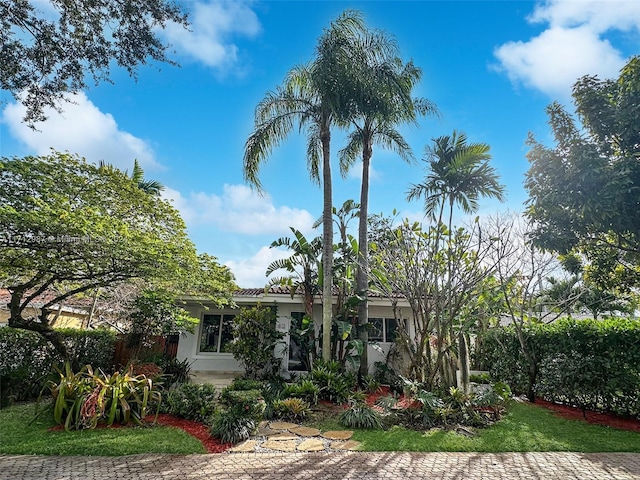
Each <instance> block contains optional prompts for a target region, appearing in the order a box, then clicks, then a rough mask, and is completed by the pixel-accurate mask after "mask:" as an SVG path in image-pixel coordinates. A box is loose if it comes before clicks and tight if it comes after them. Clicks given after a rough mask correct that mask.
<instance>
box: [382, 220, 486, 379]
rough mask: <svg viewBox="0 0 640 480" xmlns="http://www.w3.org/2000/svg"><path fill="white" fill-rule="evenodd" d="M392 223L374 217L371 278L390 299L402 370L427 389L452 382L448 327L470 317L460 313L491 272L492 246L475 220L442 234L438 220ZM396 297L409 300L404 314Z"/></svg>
mask: <svg viewBox="0 0 640 480" xmlns="http://www.w3.org/2000/svg"><path fill="white" fill-rule="evenodd" d="M393 223H394V222H393V219H388V218H379V217H378V218H376V219H374V222H373V223H372V233H373V236H372V238H375V239H376V240H375V242H372V243H371V250H372V280H373V284H374V288H375V289H377V290H378V291H379V292H381V293H383V294H384V295H385V296H386V297H388V298H389V299H390V300H391V302H392V307H393V311H394V316H395V318H396V321H397V322H398V330H397V335H398V337H397V345H398V347H399V349H400V354H401V355H402V357H403V358H404V360H405V367H404V368H406V371H404V372H403V373H404V374H406V375H408V376H409V378H411V379H413V380H417V381H419V382H423V383H425V384H426V385H427V387H428V388H433V387H434V386H436V385H437V384H441V385H445V386H446V385H453V382H454V379H453V371H452V365H451V362H452V357H453V354H454V352H455V350H456V342H455V340H456V337H454V336H453V335H452V332H453V328H454V325H456V324H462V325H463V327H464V328H467V325H466V323H467V322H471V321H475V319H469V318H465V317H464V315H465V314H467V313H468V312H469V310H470V307H471V306H474V305H475V304H476V299H477V298H478V296H479V294H480V292H481V290H482V288H484V285H485V282H486V280H487V279H488V278H490V276H491V275H492V273H493V270H494V267H495V264H494V263H493V262H492V261H490V258H489V257H488V255H489V253H491V250H490V249H489V245H488V244H487V243H486V242H485V241H484V235H483V234H482V232H481V230H480V229H479V226H478V224H474V225H472V226H470V228H469V229H468V230H467V229H462V228H459V229H455V230H454V233H453V234H451V235H446V234H445V233H446V227H445V226H444V225H442V224H440V225H439V226H432V227H429V228H427V229H423V228H422V226H421V225H420V224H419V223H417V222H416V223H409V222H408V221H407V220H405V221H404V222H403V223H402V224H401V225H399V226H394V225H393ZM399 296H402V298H405V299H406V300H407V302H408V303H409V307H410V310H411V311H410V312H409V314H407V313H404V314H403V312H402V311H401V309H400V308H399V307H398V303H397V299H398V298H399ZM407 320H408V323H409V325H406V322H407Z"/></svg>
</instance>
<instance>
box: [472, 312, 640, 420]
mask: <svg viewBox="0 0 640 480" xmlns="http://www.w3.org/2000/svg"><path fill="white" fill-rule="evenodd" d="M523 338H524V341H525V345H526V346H527V349H528V352H531V353H532V354H533V355H532V356H533V362H534V365H533V366H534V369H533V371H535V372H536V375H535V378H533V379H531V380H532V386H533V391H534V393H535V395H536V396H539V397H542V398H544V399H545V400H549V401H552V402H557V403H562V404H565V405H571V406H575V407H579V408H583V409H588V410H596V411H605V412H613V413H617V414H620V415H624V416H629V417H636V418H640V321H638V320H628V319H616V318H614V319H607V320H601V321H598V320H574V319H563V320H560V321H557V322H554V323H552V324H549V325H544V324H534V325H530V326H527V327H526V328H524V330H523ZM483 349H484V351H485V353H484V358H482V359H481V361H482V363H483V364H485V365H486V366H487V367H488V368H489V370H490V372H491V375H492V377H494V378H495V379H496V380H501V381H505V382H507V383H508V384H509V385H511V388H512V390H513V391H514V392H517V393H526V392H527V389H528V387H529V381H530V377H529V374H530V367H531V364H530V363H529V362H528V361H527V359H526V357H525V355H524V354H523V353H522V350H521V348H520V342H519V341H518V337H517V334H516V330H515V328H514V327H513V326H510V327H500V328H496V329H492V330H491V331H490V332H489V333H488V334H487V337H486V338H485V340H484V345H483Z"/></svg>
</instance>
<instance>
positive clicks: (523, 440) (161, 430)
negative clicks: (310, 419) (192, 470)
mask: <svg viewBox="0 0 640 480" xmlns="http://www.w3.org/2000/svg"><path fill="white" fill-rule="evenodd" d="M33 418H34V405H33V404H28V405H18V406H13V407H11V408H8V409H3V410H0V453H5V454H43V455H131V454H137V453H177V454H189V453H206V451H205V449H204V448H203V446H202V444H201V443H200V442H199V441H198V440H196V439H195V438H193V437H191V436H190V435H188V434H186V433H185V432H183V431H182V430H180V429H177V428H172V427H153V428H116V429H98V430H84V431H80V432H65V431H49V428H50V427H51V426H53V425H54V422H53V419H52V418H51V417H50V416H47V415H42V416H41V417H39V418H38V419H37V420H35V421H34V422H33V423H30V422H31V421H32V420H33ZM314 426H317V427H320V428H322V429H323V430H330V429H342V428H343V427H341V426H339V425H338V424H337V423H335V422H334V421H331V420H327V421H324V422H321V423H319V424H315V425H314ZM353 439H354V440H358V441H360V442H362V445H363V447H362V449H363V450H365V451H411V452H436V451H447V452H545V451H572V452H640V433H636V432H627V431H623V430H616V429H613V428H607V427H601V426H597V425H590V424H588V423H585V422H581V421H577V420H565V419H562V418H559V417H557V416H555V415H554V414H553V413H552V412H550V411H549V410H546V409H544V408H542V407H537V406H535V405H529V404H522V403H516V402H513V403H512V404H511V405H510V406H509V409H508V413H507V414H506V415H505V417H504V418H503V419H502V420H501V421H500V422H498V423H497V424H496V425H494V426H492V427H491V428H487V429H484V430H478V435H477V436H475V437H467V436H464V435H460V434H457V433H454V432H451V431H442V430H434V431H431V432H427V433H425V432H416V431H412V430H406V429H404V428H399V427H396V428H392V429H390V430H388V431H375V430H373V431H372V430H356V431H355V434H354V436H353Z"/></svg>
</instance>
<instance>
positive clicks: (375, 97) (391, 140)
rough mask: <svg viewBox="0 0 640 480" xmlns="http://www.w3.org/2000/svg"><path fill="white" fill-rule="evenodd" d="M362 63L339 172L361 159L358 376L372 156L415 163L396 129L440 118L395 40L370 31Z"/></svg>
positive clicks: (363, 370) (364, 365)
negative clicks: (416, 93) (418, 91)
mask: <svg viewBox="0 0 640 480" xmlns="http://www.w3.org/2000/svg"><path fill="white" fill-rule="evenodd" d="M358 45H359V47H360V48H361V49H363V50H365V51H366V52H368V55H364V54H362V58H363V59H364V61H363V62H361V63H360V64H358V65H356V68H355V69H354V74H353V75H352V77H351V80H352V82H353V85H354V87H353V88H352V91H354V92H357V95H355V103H354V110H352V111H351V112H349V113H350V115H351V118H350V123H351V126H352V127H353V130H352V131H351V133H350V134H349V136H348V143H347V146H346V147H345V148H344V149H342V150H341V151H340V168H341V173H342V174H343V176H344V175H346V173H347V171H348V170H349V168H350V167H351V166H352V165H353V164H354V162H355V161H356V159H357V158H358V157H359V156H361V158H362V184H361V190H360V214H359V217H360V220H359V226H358V245H359V255H358V269H357V273H356V289H357V293H358V295H361V296H362V298H363V301H362V302H361V303H360V305H359V308H358V319H359V323H360V339H361V340H362V342H363V347H364V348H363V355H362V356H361V363H360V376H361V377H363V376H365V375H366V374H367V371H368V361H369V359H368V353H367V348H366V346H367V344H368V340H369V339H368V329H367V323H368V316H369V313H368V302H367V290H368V286H369V282H368V278H369V249H368V243H367V238H368V228H367V216H368V206H369V170H370V164H371V158H372V156H373V145H374V144H379V145H381V146H382V147H384V148H387V149H389V150H392V151H394V152H395V153H397V154H398V155H399V157H400V158H401V159H402V160H404V161H406V162H411V161H412V160H413V154H412V152H411V148H410V147H409V145H408V144H407V142H406V141H405V139H404V138H403V137H402V135H401V134H400V132H399V131H398V130H397V126H398V125H400V124H403V123H410V124H415V123H416V120H417V116H418V115H419V114H437V108H436V106H435V104H433V103H431V102H429V101H428V100H426V99H414V98H412V90H413V88H414V86H415V85H416V83H417V82H418V81H419V80H420V77H421V76H422V72H421V71H420V69H419V68H417V67H416V66H414V65H413V63H412V62H408V63H407V64H403V62H402V61H401V60H400V59H399V58H398V57H397V55H396V54H397V50H398V49H397V46H396V43H395V41H394V40H393V39H392V38H390V37H389V36H388V35H387V34H386V33H384V32H377V31H374V32H369V34H368V35H367V37H365V38H364V39H362V41H361V42H359V44H358Z"/></svg>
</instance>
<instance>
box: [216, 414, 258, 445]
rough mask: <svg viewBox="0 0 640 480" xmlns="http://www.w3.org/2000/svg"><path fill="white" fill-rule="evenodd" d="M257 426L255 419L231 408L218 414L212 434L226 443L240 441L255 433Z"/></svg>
mask: <svg viewBox="0 0 640 480" xmlns="http://www.w3.org/2000/svg"><path fill="white" fill-rule="evenodd" d="M256 427H257V422H256V420H255V419H253V418H251V417H247V416H244V415H239V414H238V413H237V412H235V411H232V410H229V411H225V412H222V413H221V414H220V415H218V416H216V418H215V420H214V422H213V426H212V427H211V435H212V436H214V437H216V438H219V439H220V440H222V441H223V442H225V443H238V442H242V441H243V440H246V439H248V438H249V437H250V436H251V435H253V433H254V432H255V431H256Z"/></svg>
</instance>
